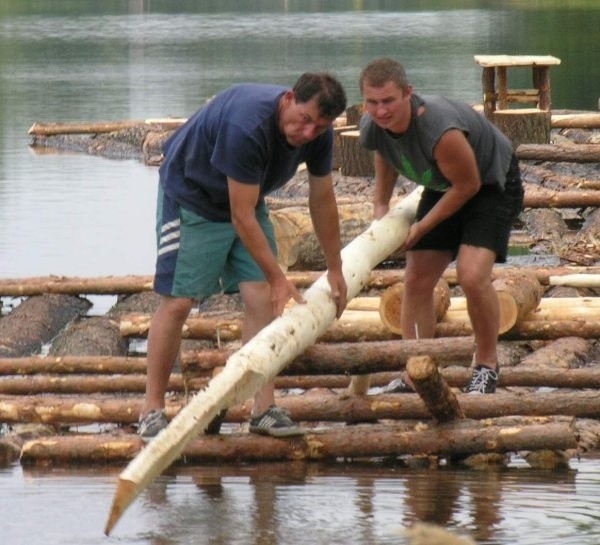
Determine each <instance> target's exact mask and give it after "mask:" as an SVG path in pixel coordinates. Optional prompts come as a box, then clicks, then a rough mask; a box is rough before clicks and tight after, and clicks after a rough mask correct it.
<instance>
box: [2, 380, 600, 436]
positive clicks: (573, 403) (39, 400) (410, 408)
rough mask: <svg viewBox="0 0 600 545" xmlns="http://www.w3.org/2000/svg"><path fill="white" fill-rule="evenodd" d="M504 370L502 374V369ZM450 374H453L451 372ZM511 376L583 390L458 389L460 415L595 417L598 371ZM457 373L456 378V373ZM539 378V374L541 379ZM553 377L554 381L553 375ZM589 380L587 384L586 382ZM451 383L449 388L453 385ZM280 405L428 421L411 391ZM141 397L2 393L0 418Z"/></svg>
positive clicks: (46, 416)
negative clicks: (466, 391)
mask: <svg viewBox="0 0 600 545" xmlns="http://www.w3.org/2000/svg"><path fill="white" fill-rule="evenodd" d="M504 371H506V373H504ZM453 374H454V375H455V376H454V377H453V376H452V375H453ZM503 374H504V375H506V380H508V379H509V378H510V377H512V378H511V380H512V382H513V383H514V384H515V385H519V386H527V387H534V384H535V385H536V386H537V385H538V384H540V382H542V383H543V384H549V385H554V386H556V387H558V386H557V385H565V384H569V385H570V386H573V387H575V386H578V385H582V390H581V391H568V392H564V391H553V392H532V391H524V392H519V393H514V392H511V393H509V392H497V393H496V394H494V395H486V396H472V395H469V394H462V393H457V398H458V402H459V404H460V407H461V409H462V410H463V411H464V414H465V417H466V418H476V419H484V418H493V417H499V416H506V415H510V414H513V415H529V416H551V415H568V416H575V417H578V418H599V417H600V404H599V403H598V391H597V390H596V389H591V390H589V391H586V390H585V388H587V387H589V388H593V387H595V388H597V385H598V373H597V370H590V369H587V368H583V369H570V370H563V369H552V368H549V369H542V368H535V369H523V370H519V369H518V368H507V369H503V370H502V372H501V374H500V381H501V385H502V386H504V383H503V382H502V381H504V380H505V378H504V377H503V376H502V375H503ZM459 375H460V376H459ZM442 376H443V377H444V380H447V381H448V383H449V384H451V385H452V383H453V382H454V381H457V382H460V384H461V385H464V384H466V382H467V381H468V377H469V370H468V369H463V368H452V369H449V368H448V369H444V370H442ZM539 377H544V380H543V381H540V378H539ZM552 379H554V380H552ZM586 381H588V382H586ZM453 387H455V386H453ZM276 402H277V405H278V406H281V407H282V408H284V409H287V410H289V411H290V414H291V417H292V418H293V419H294V420H295V421H297V422H372V421H375V420H382V419H392V420H406V419H429V418H431V415H430V413H429V411H428V410H427V408H426V407H425V405H424V404H423V401H422V400H421V398H420V397H419V396H418V395H417V394H376V395H368V396H352V397H347V396H341V395H339V394H338V393H332V392H329V391H324V390H319V391H315V392H310V391H309V392H306V393H304V394H303V395H277V396H276ZM142 404H143V396H141V395H133V394H132V395H128V396H109V395H100V394H95V395H86V396H76V395H62V396H52V395H47V396H37V395H29V396H12V395H5V394H4V395H0V421H2V422H5V423H7V424H13V423H22V422H30V423H31V422H35V423H43V424H59V425H63V426H65V425H83V424H107V423H120V424H133V423H136V422H137V420H138V416H139V414H140V410H141V408H142ZM185 406H187V405H186V401H185V397H184V396H183V395H176V394H174V393H173V394H170V395H169V396H167V399H166V411H167V415H168V417H169V418H174V417H175V416H176V415H177V414H179V413H180V412H181V410H182V409H183V408H184V407H185ZM251 410H252V404H251V403H250V402H245V403H243V404H235V405H233V406H231V407H230V408H229V409H228V411H227V415H226V417H225V422H236V423H238V422H246V421H247V420H248V419H249V418H250V411H251Z"/></svg>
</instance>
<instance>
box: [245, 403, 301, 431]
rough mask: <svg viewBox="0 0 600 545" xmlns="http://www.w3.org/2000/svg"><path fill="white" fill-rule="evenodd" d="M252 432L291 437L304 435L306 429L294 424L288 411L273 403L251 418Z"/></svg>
mask: <svg viewBox="0 0 600 545" xmlns="http://www.w3.org/2000/svg"><path fill="white" fill-rule="evenodd" d="M250 432H252V433H258V434H260V435H271V436H272V437H290V436H292V435H304V434H305V433H306V430H305V429H304V428H301V427H300V426H298V425H296V424H294V422H293V421H292V419H291V418H290V416H289V412H288V411H286V410H285V409H282V408H281V407H277V406H276V405H271V406H270V407H269V408H268V409H267V410H266V411H265V412H264V413H262V414H261V415H258V416H253V417H252V418H251V419H250Z"/></svg>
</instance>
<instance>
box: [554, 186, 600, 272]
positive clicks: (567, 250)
mask: <svg viewBox="0 0 600 545" xmlns="http://www.w3.org/2000/svg"><path fill="white" fill-rule="evenodd" d="M596 193H599V194H600V192H596ZM560 257H562V258H563V259H566V260H568V261H571V262H573V263H577V264H579V265H588V266H589V265H596V264H598V263H599V262H600V208H599V209H596V210H595V211H594V212H592V213H591V214H590V215H589V216H588V218H587V219H586V220H585V223H584V225H583V227H582V228H581V229H580V231H579V233H578V234H577V236H576V237H575V240H574V241H573V242H572V243H571V244H569V245H568V246H566V247H564V248H563V249H562V251H561V253H560Z"/></svg>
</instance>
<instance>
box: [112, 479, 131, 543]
mask: <svg viewBox="0 0 600 545" xmlns="http://www.w3.org/2000/svg"><path fill="white" fill-rule="evenodd" d="M136 495H137V490H136V484H135V483H134V482H133V481H130V480H127V479H122V478H120V479H119V483H118V485H117V490H116V492H115V497H114V499H113V503H112V507H111V509H110V514H109V516H108V521H107V522H106V527H105V528H104V534H105V535H107V536H108V535H109V534H110V532H111V531H112V529H113V528H114V527H115V525H116V524H117V522H118V521H119V519H120V518H121V515H122V514H123V513H124V512H125V509H127V507H128V506H129V504H130V503H131V502H132V501H133V500H134V499H135V497H136Z"/></svg>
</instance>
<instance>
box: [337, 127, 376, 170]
mask: <svg viewBox="0 0 600 545" xmlns="http://www.w3.org/2000/svg"><path fill="white" fill-rule="evenodd" d="M359 134H360V132H359V131H357V130H352V131H343V132H341V133H340V135H339V140H338V143H339V146H340V148H339V154H340V171H341V173H342V176H360V177H372V176H374V175H375V163H374V159H373V152H372V151H371V150H367V149H365V148H363V147H362V146H361V145H360V143H359V138H358V137H359Z"/></svg>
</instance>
